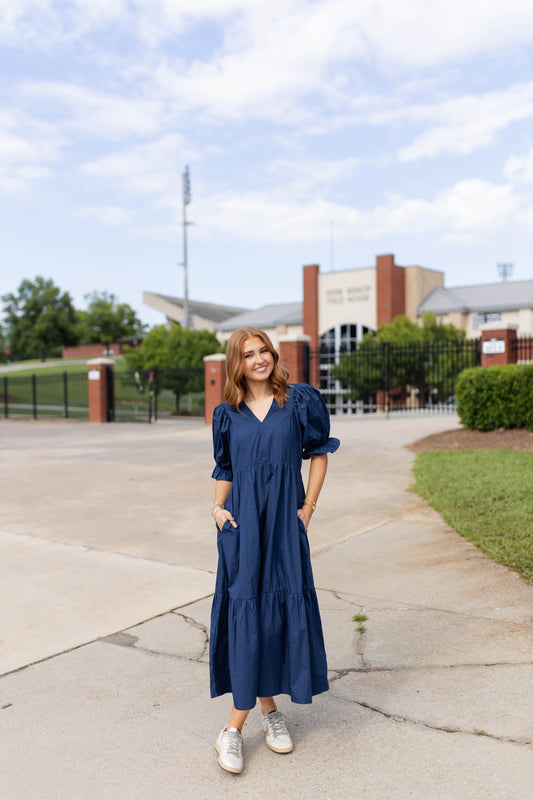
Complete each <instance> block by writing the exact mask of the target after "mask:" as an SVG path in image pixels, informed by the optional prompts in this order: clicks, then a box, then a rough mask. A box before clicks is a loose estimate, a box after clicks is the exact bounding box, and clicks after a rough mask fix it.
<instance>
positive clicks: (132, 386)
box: [0, 367, 205, 422]
mask: <svg viewBox="0 0 533 800" xmlns="http://www.w3.org/2000/svg"><path fill="white" fill-rule="evenodd" d="M104 375H105V379H106V380H108V386H107V391H108V410H107V418H108V420H109V421H118V422H121V421H122V422H132V421H133V422H152V421H153V422H155V421H156V420H158V419H165V418H167V419H171V418H172V419H180V420H183V421H194V422H197V421H203V416H204V402H205V401H204V370H203V367H154V368H153V369H150V370H139V371H138V372H118V371H115V372H114V373H113V372H112V371H111V370H109V372H105V373H104ZM88 394H89V393H88V383H87V372H85V371H84V372H80V373H72V372H62V373H59V372H58V373H56V374H52V375H50V374H45V375H40V374H39V372H35V374H33V375H25V376H17V375H16V374H5V375H1V376H0V413H2V414H3V416H4V417H5V418H6V419H8V418H13V417H27V418H28V417H30V418H33V419H46V418H48V419H49V418H53V417H60V418H64V419H67V418H80V419H88V417H89V399H88Z"/></svg>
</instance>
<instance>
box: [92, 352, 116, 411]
mask: <svg viewBox="0 0 533 800" xmlns="http://www.w3.org/2000/svg"><path fill="white" fill-rule="evenodd" d="M113 366H114V362H113V359H112V358H93V359H91V360H90V361H88V362H87V367H88V375H87V377H88V381H89V422H109V421H111V420H110V419H109V415H108V380H107V371H108V369H109V370H111V372H113Z"/></svg>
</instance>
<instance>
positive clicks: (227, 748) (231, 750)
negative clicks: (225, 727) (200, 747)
mask: <svg viewBox="0 0 533 800" xmlns="http://www.w3.org/2000/svg"><path fill="white" fill-rule="evenodd" d="M222 739H223V742H224V752H225V753H226V754H227V755H228V756H237V758H238V757H239V756H240V754H241V734H240V733H238V732H237V731H225V732H224V736H223V737H222Z"/></svg>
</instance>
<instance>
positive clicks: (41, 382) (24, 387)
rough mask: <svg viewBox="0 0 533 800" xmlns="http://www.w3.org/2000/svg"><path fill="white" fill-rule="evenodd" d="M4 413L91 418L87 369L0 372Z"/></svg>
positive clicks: (16, 415)
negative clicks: (51, 372)
mask: <svg viewBox="0 0 533 800" xmlns="http://www.w3.org/2000/svg"><path fill="white" fill-rule="evenodd" d="M0 403H1V413H3V416H4V417H5V418H6V419H7V418H8V417H33V419H37V418H38V417H63V418H65V419H67V418H73V417H74V418H75V417H77V418H81V419H84V418H88V416H89V401H88V389H87V373H86V372H81V373H69V372H61V373H57V374H53V375H49V374H45V375H39V374H38V373H35V374H34V375H31V376H23V377H19V376H17V375H16V374H9V375H2V376H0Z"/></svg>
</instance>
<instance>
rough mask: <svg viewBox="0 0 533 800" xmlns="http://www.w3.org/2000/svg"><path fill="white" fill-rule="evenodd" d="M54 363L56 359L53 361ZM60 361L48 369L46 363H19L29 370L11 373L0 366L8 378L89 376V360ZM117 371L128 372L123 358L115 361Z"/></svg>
mask: <svg viewBox="0 0 533 800" xmlns="http://www.w3.org/2000/svg"><path fill="white" fill-rule="evenodd" d="M52 361H54V359H52ZM59 361H60V359H55V364H56V365H55V366H50V367H46V366H44V364H46V362H44V363H43V362H42V361H19V362H17V363H18V364H20V365H22V364H27V365H28V367H27V369H20V370H16V371H14V372H10V371H9V370H7V369H6V366H8V365H6V364H0V375H7V377H8V378H28V377H31V376H32V375H38V376H39V375H62V374H63V373H64V372H68V374H69V375H77V374H84V375H87V370H88V367H87V359H83V358H82V359H80V360H79V362H77V363H76V364H59V366H58V363H57V362H59ZM115 370H116V371H117V372H125V371H126V370H127V366H126V362H125V360H124V359H123V358H117V359H116V360H115Z"/></svg>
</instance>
